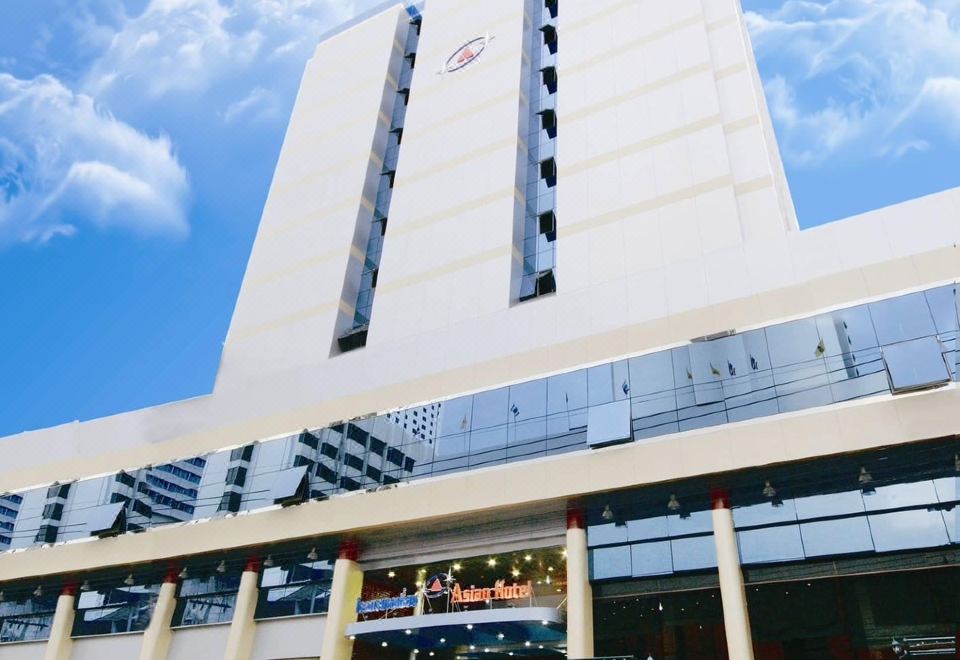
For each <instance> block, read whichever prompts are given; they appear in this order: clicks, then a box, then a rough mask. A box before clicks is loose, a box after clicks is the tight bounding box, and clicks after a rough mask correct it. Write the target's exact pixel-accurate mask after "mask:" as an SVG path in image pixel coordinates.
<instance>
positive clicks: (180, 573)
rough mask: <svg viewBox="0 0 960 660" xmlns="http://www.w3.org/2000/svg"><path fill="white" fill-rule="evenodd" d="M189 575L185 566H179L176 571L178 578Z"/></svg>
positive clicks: (184, 578) (184, 577) (185, 577)
mask: <svg viewBox="0 0 960 660" xmlns="http://www.w3.org/2000/svg"><path fill="white" fill-rule="evenodd" d="M189 575H190V572H189V571H188V570H187V567H186V566H184V567H183V568H181V569H180V572H179V573H177V577H178V578H180V579H181V580H186V579H187V577H188V576H189Z"/></svg>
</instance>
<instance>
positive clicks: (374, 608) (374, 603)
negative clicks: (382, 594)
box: [357, 590, 417, 614]
mask: <svg viewBox="0 0 960 660" xmlns="http://www.w3.org/2000/svg"><path fill="white" fill-rule="evenodd" d="M416 606H417V597H416V596H408V595H407V593H406V590H404V593H402V594H401V595H399V596H397V597H395V598H377V599H376V600H360V599H359V598H358V599H357V614H374V613H377V612H390V611H392V610H407V609H411V608H415V607H416Z"/></svg>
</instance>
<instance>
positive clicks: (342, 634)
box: [320, 541, 363, 660]
mask: <svg viewBox="0 0 960 660" xmlns="http://www.w3.org/2000/svg"><path fill="white" fill-rule="evenodd" d="M358 558H359V548H358V546H357V543H356V542H355V541H345V542H343V543H342V544H341V545H340V556H339V558H338V559H337V563H336V564H335V565H334V567H333V585H332V586H331V588H330V607H329V610H328V612H327V623H326V625H325V627H324V630H323V646H321V647H320V657H321V658H322V659H323V660H350V658H351V657H352V656H353V641H352V640H351V639H350V638H349V637H347V626H349V625H350V624H351V623H355V622H356V620H357V599H358V598H360V591H361V590H362V588H363V571H362V570H360V565H359V564H358V563H357V559H358Z"/></svg>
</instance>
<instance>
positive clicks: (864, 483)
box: [857, 466, 877, 495]
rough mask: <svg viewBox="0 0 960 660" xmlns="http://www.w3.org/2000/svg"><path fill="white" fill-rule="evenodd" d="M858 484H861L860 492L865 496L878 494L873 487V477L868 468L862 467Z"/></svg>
mask: <svg viewBox="0 0 960 660" xmlns="http://www.w3.org/2000/svg"><path fill="white" fill-rule="evenodd" d="M857 483H859V484H860V490H861V491H862V492H863V494H864V495H873V494H875V493H876V492H877V489H876V488H874V487H873V485H872V484H873V475H872V474H870V472H869V471H868V470H867V468H866V467H865V466H864V467H861V468H860V474H859V475H858V476H857Z"/></svg>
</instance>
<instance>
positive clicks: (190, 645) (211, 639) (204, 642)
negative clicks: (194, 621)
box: [167, 624, 230, 660]
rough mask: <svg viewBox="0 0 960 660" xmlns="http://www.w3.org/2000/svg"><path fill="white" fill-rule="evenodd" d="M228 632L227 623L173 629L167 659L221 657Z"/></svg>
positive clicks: (186, 659) (228, 626)
mask: <svg viewBox="0 0 960 660" xmlns="http://www.w3.org/2000/svg"><path fill="white" fill-rule="evenodd" d="M229 634H230V625H229V624H224V625H216V626H195V627H190V628H178V629H176V630H174V631H173V640H172V641H171V642H170V653H169V654H168V655H167V660H197V659H198V658H222V657H223V651H224V649H225V648H226V647H227V637H228V636H229Z"/></svg>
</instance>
